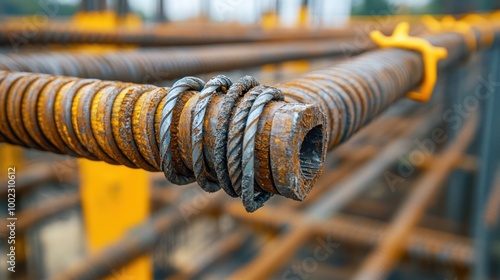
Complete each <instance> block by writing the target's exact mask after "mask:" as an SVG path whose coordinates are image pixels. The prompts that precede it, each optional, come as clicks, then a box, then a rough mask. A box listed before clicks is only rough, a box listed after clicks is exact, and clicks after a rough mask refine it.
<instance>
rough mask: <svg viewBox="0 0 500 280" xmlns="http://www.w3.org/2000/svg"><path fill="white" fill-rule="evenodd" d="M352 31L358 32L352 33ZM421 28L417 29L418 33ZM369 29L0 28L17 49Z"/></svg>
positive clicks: (336, 34) (342, 34)
mask: <svg viewBox="0 0 500 280" xmlns="http://www.w3.org/2000/svg"><path fill="white" fill-rule="evenodd" d="M393 27H394V24H393V23H388V24H386V25H384V26H383V28H382V30H385V31H390V30H392V28H393ZM351 28H356V30H358V31H359V32H356V34H354V33H353V32H352V30H351ZM419 29H421V28H416V30H417V31H418V30H419ZM371 30H373V28H372V26H371V25H369V26H368V28H367V27H366V26H364V25H363V26H357V27H356V26H355V25H352V26H350V28H343V29H323V30H311V29H307V28H295V29H286V28H277V29H273V30H266V29H262V28H259V27H244V26H237V25H234V24H233V25H230V26H227V25H220V24H219V25H217V24H212V25H210V24H207V23H203V24H194V23H190V24H182V25H181V24H169V25H166V26H159V27H155V28H143V27H140V28H137V29H125V28H116V29H114V30H106V31H102V30H99V31H98V30H92V31H89V30H85V29H83V28H79V27H77V26H74V25H72V23H71V22H68V23H66V24H57V25H55V24H49V25H41V26H40V27H39V28H37V27H34V25H33V26H30V27H29V28H27V27H26V26H25V25H22V24H18V23H15V22H14V23H11V24H10V23H5V24H4V25H2V26H1V27H0V45H5V46H12V47H14V48H16V49H18V48H19V47H23V46H29V45H40V44H57V45H73V44H117V45H139V46H181V45H201V44H221V43H237V42H247V43H249V42H265V41H297V40H311V39H312V40H315V39H330V38H348V37H352V36H353V35H360V36H361V35H367V33H366V32H370V31H371Z"/></svg>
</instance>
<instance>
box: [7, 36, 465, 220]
mask: <svg viewBox="0 0 500 280" xmlns="http://www.w3.org/2000/svg"><path fill="white" fill-rule="evenodd" d="M429 40H430V41H431V42H432V43H433V44H434V45H438V46H442V47H445V48H447V49H448V53H449V57H448V58H447V59H445V60H443V61H442V62H441V64H440V65H441V68H444V67H446V66H449V65H451V64H452V63H454V62H456V61H459V60H460V59H462V58H464V57H465V55H466V54H467V48H466V46H465V41H464V39H463V37H462V36H461V35H459V34H455V33H446V34H440V35H436V36H433V37H430V38H429ZM422 69H423V62H422V59H421V57H420V55H419V54H417V53H415V52H412V51H407V50H401V49H384V50H378V51H373V52H370V53H366V54H364V55H361V56H359V57H356V58H354V59H352V60H350V61H346V62H344V63H340V64H338V65H336V66H334V67H332V68H329V69H325V70H320V71H315V72H311V73H309V74H306V75H305V76H304V77H302V78H300V79H296V80H294V81H291V82H288V83H282V84H279V85H277V87H276V88H271V87H266V86H260V85H258V82H257V81H255V80H254V79H253V78H251V77H243V78H242V79H240V80H238V81H236V82H235V83H232V82H231V81H230V80H229V79H228V78H227V77H224V76H216V77H214V78H213V79H211V80H210V81H208V82H207V83H206V84H204V83H203V82H202V81H201V80H199V79H197V78H192V77H188V78H184V79H181V80H179V81H177V82H176V83H175V84H174V85H173V87H172V89H168V88H160V87H155V86H151V85H133V84H127V83H121V82H106V81H99V80H90V79H77V78H68V77H57V76H50V75H43V74H28V73H21V72H6V71H2V72H0V75H1V76H2V82H1V84H0V108H2V109H3V110H2V111H0V138H5V139H6V140H5V141H8V142H10V143H14V144H18V145H23V146H27V147H33V148H37V149H42V150H48V151H52V152H56V153H63V154H69V155H72V156H79V157H85V158H88V159H92V160H103V161H105V162H108V163H111V164H122V165H126V166H129V167H132V168H142V169H145V170H149V171H160V170H162V171H163V172H164V173H165V175H166V177H167V178H168V179H169V180H171V181H173V182H174V183H177V184H186V183H189V182H192V181H194V180H196V181H197V182H198V184H199V185H200V186H201V187H202V188H203V189H204V190H206V191H216V190H218V189H220V188H223V189H224V190H225V191H226V192H227V193H228V194H229V195H231V196H236V195H238V196H240V197H241V198H242V200H243V203H244V205H245V207H246V209H247V210H248V211H250V212H252V211H255V210H256V209H258V208H259V207H261V206H262V205H263V203H264V202H265V201H266V200H267V199H269V197H271V195H272V194H280V195H283V196H286V197H288V198H292V199H296V200H303V199H304V198H305V196H306V195H307V193H308V192H309V191H310V189H311V187H312V186H313V185H314V183H315V181H316V180H317V178H318V176H319V174H320V173H321V171H322V167H323V166H322V165H323V162H324V158H325V154H326V150H327V148H333V147H334V146H336V145H338V144H339V143H341V142H343V141H345V140H346V139H348V138H349V137H350V136H352V135H353V133H355V132H356V131H357V130H359V129H360V128H361V127H363V126H364V125H365V124H366V123H368V122H369V121H370V120H371V119H373V118H374V117H376V116H377V115H379V114H380V113H381V112H382V111H383V110H384V109H385V108H387V107H388V106H389V105H390V104H392V103H394V102H395V101H396V100H399V99H401V98H403V97H404V94H405V93H406V92H407V91H408V90H409V89H411V88H412V87H414V86H416V85H417V84H418V82H419V81H420V80H421V78H422V75H423V74H422V73H423V70H422ZM283 97H284V98H285V100H286V101H288V102H290V101H291V102H294V103H287V102H284V101H283ZM295 102H303V103H309V104H302V103H295ZM325 114H326V118H325ZM229 116H230V118H229ZM228 119H229V122H228V121H227V120H228ZM179 178H181V179H179ZM228 178H229V180H228ZM254 182H255V184H254Z"/></svg>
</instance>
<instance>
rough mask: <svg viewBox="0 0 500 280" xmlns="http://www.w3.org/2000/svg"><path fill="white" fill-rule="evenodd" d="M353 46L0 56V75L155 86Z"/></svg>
mask: <svg viewBox="0 0 500 280" xmlns="http://www.w3.org/2000/svg"><path fill="white" fill-rule="evenodd" d="M354 42H355V41H354V40H345V39H344V40H340V39H334V40H332V39H329V40H315V41H297V42H295V41H293V42H267V43H246V44H225V45H211V46H198V47H182V48H181V47H177V48H174V47H172V48H150V49H140V50H115V51H106V52H102V53H89V52H84V51H64V52H61V51H50V52H35V51H32V52H20V53H14V52H5V53H0V70H11V71H21V72H36V73H45V74H53V75H63V76H72V77H79V78H96V79H103V80H118V81H124V82H134V83H151V82H153V83H157V82H160V81H162V80H171V79H176V78H181V77H183V76H185V75H195V74H202V73H208V72H214V71H227V70H234V69H241V68H245V67H252V66H259V65H264V64H268V63H278V62H283V61H288V60H298V59H313V58H319V57H337V58H344V57H349V56H353V55H356V54H359V53H361V52H364V51H367V50H369V49H373V48H374V47H375V44H373V43H370V41H368V43H366V44H363V45H362V46H357V45H356V44H355V43H354Z"/></svg>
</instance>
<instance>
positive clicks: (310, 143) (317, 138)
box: [299, 125, 324, 180]
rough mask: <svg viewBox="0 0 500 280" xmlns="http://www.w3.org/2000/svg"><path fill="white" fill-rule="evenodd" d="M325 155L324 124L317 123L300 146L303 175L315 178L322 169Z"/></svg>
mask: <svg viewBox="0 0 500 280" xmlns="http://www.w3.org/2000/svg"><path fill="white" fill-rule="evenodd" d="M322 155H323V125H317V126H315V127H313V128H312V129H311V130H309V132H307V134H306V136H305V137H304V140H303V141H302V145H301V147H300V154H299V162H300V170H301V171H302V176H304V177H305V178H306V179H308V180H312V179H314V177H316V176H317V175H318V172H320V171H321V169H322V165H323V161H324V158H323V157H322Z"/></svg>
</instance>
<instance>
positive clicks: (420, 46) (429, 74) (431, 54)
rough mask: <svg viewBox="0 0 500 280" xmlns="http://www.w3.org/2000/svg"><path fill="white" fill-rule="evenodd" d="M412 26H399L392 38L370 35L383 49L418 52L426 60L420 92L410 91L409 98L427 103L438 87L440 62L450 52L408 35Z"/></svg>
mask: <svg viewBox="0 0 500 280" xmlns="http://www.w3.org/2000/svg"><path fill="white" fill-rule="evenodd" d="M409 28H410V26H409V24H408V23H407V22H402V23H400V24H398V26H397V27H396V29H395V30H394V33H393V34H392V36H385V35H383V34H382V33H381V32H380V31H378V30H375V31H372V32H371V33H370V37H371V38H372V40H373V41H374V42H375V43H376V44H377V45H378V46H379V47H383V48H392V47H394V48H402V49H407V50H413V51H418V52H420V53H421V54H422V58H423V60H424V78H423V80H422V83H421V84H420V87H419V91H410V92H408V94H407V95H406V97H407V98H410V99H413V100H415V101H419V102H427V101H428V100H429V99H430V98H431V96H432V92H433V91H434V86H435V85H436V80H437V72H438V62H439V60H441V59H443V58H446V56H447V55H448V51H447V50H446V49H445V48H442V47H435V46H433V45H432V44H431V43H429V42H428V41H427V40H425V39H423V38H419V37H412V36H409V35H408V30H409Z"/></svg>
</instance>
